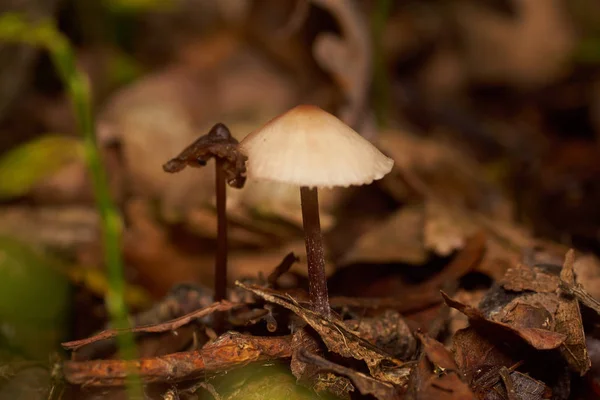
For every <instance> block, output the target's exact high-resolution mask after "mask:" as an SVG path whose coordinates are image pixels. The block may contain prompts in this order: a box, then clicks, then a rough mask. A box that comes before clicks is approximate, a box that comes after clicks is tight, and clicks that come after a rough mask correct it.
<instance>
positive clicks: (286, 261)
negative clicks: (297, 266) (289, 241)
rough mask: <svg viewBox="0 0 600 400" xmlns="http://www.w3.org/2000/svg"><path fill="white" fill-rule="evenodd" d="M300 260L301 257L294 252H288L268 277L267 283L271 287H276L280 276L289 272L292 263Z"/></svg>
mask: <svg viewBox="0 0 600 400" xmlns="http://www.w3.org/2000/svg"><path fill="white" fill-rule="evenodd" d="M298 260H299V258H298V257H297V256H296V255H295V254H294V253H293V252H290V253H288V254H287V255H286V256H285V257H284V258H283V260H282V261H281V263H280V264H279V265H278V266H277V267H276V268H275V269H274V270H273V272H271V273H270V274H269V276H268V277H267V285H268V286H269V287H271V288H276V287H277V280H278V279H279V277H281V275H283V274H285V273H286V272H288V271H289V270H290V268H292V265H294V263H296V262H298Z"/></svg>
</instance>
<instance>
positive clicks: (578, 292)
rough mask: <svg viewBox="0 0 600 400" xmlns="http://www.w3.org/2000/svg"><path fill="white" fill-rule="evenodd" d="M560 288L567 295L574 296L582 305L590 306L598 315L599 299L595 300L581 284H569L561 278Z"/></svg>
mask: <svg viewBox="0 0 600 400" xmlns="http://www.w3.org/2000/svg"><path fill="white" fill-rule="evenodd" d="M560 289H561V290H562V291H564V292H565V293H567V294H568V295H570V296H574V297H575V298H576V299H577V300H578V301H579V302H581V303H582V304H583V305H585V306H586V307H588V308H591V309H592V310H594V311H595V312H596V313H598V314H599V315H600V301H598V300H596V299H595V298H594V297H593V296H592V295H591V294H589V293H588V291H587V290H585V289H584V288H583V286H581V284H579V283H576V284H575V285H571V284H569V283H567V282H565V281H562V280H561V281H560Z"/></svg>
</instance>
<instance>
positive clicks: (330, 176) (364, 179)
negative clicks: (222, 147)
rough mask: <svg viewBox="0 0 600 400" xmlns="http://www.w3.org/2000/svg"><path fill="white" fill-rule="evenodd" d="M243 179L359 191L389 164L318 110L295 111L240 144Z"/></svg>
mask: <svg viewBox="0 0 600 400" xmlns="http://www.w3.org/2000/svg"><path fill="white" fill-rule="evenodd" d="M240 150H241V151H242V152H243V153H244V154H246V155H247V156H248V161H247V163H246V168H247V171H248V177H250V178H256V179H267V180H272V181H278V182H283V183H290V184H294V185H298V186H308V187H333V186H350V185H364V184H368V183H371V182H373V181H374V180H377V179H381V178H383V177H384V176H385V175H386V174H387V173H389V172H390V171H391V170H392V166H393V164H394V161H393V160H392V159H391V158H389V157H386V156H385V155H383V154H382V153H381V152H380V151H379V150H378V149H377V148H376V147H375V146H373V145H372V144H371V143H370V142H369V141H368V140H366V139H365V138H363V137H362V136H360V135H359V134H358V133H356V132H355V131H354V130H353V129H352V128H350V127H349V126H348V125H346V124H344V123H343V122H342V121H340V120H339V119H338V118H336V117H335V116H333V115H331V114H329V113H327V112H325V111H323V110H322V109H320V108H319V107H316V106H311V105H300V106H297V107H295V108H293V109H291V110H289V111H288V112H286V113H284V114H282V115H280V116H278V117H276V118H274V119H272V120H271V121H269V122H268V123H267V124H266V125H264V126H263V127H261V128H259V129H257V130H255V131H254V132H252V133H250V134H249V135H248V136H246V137H245V138H244V139H243V140H242V141H241V142H240Z"/></svg>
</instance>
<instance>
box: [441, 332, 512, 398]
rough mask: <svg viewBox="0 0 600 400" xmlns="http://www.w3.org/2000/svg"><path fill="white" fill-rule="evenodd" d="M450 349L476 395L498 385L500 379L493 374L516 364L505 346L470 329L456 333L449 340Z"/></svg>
mask: <svg viewBox="0 0 600 400" xmlns="http://www.w3.org/2000/svg"><path fill="white" fill-rule="evenodd" d="M452 348H453V351H454V359H455V360H456V364H457V366H458V367H459V369H460V372H461V373H462V374H463V376H464V377H465V378H466V381H467V382H468V383H469V385H470V386H471V388H473V390H474V391H475V392H477V393H485V392H487V391H488V390H489V389H490V388H491V387H492V386H493V385H495V384H496V382H498V380H499V379H500V377H499V376H498V374H497V373H494V371H498V370H499V369H500V368H501V367H507V368H508V367H510V366H512V365H514V364H515V363H516V362H517V361H516V360H515V359H514V358H513V357H512V355H511V354H510V353H509V351H508V349H507V346H505V345H502V344H500V345H499V344H498V343H496V342H494V341H492V339H491V337H490V336H488V335H484V334H482V333H480V332H478V331H477V330H476V329H475V328H473V327H468V328H465V329H461V330H459V331H458V332H456V334H455V335H454V337H453V338H452ZM490 371H491V372H492V373H490Z"/></svg>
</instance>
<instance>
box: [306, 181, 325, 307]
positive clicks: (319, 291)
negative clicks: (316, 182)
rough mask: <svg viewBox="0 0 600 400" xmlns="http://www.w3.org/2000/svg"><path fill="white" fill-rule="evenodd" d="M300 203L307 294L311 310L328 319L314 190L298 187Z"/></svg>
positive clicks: (319, 226)
mask: <svg viewBox="0 0 600 400" xmlns="http://www.w3.org/2000/svg"><path fill="white" fill-rule="evenodd" d="M300 200H301V203H302V222H303V225H304V241H305V243H306V262H307V263H308V292H309V294H310V302H311V304H312V307H313V310H314V311H316V312H318V313H319V314H321V315H323V316H324V317H329V315H330V313H331V311H330V308H329V296H328V294H327V276H326V275H325V256H324V252H323V235H322V234H321V222H320V219H319V194H318V192H317V189H316V188H308V187H306V186H301V187H300Z"/></svg>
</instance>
